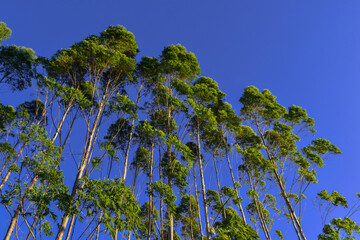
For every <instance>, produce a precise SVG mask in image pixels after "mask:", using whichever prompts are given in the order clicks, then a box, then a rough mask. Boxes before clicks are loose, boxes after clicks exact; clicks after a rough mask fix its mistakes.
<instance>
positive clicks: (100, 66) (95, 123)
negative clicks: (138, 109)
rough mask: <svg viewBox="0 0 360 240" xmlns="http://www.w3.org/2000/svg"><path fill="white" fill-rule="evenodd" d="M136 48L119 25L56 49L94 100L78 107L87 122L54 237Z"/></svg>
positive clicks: (131, 67)
mask: <svg viewBox="0 0 360 240" xmlns="http://www.w3.org/2000/svg"><path fill="white" fill-rule="evenodd" d="M137 52H138V47H137V44H136V42H135V39H134V35H133V34H132V33H130V32H128V31H127V30H126V29H125V28H124V27H122V26H117V27H113V26H110V27H109V28H107V29H106V30H104V31H103V32H102V33H101V34H100V36H90V37H88V38H86V39H85V40H83V41H82V42H80V43H76V44H74V45H73V46H71V47H70V48H69V49H66V50H63V51H61V52H60V53H59V57H58V59H60V60H59V61H61V62H62V63H63V64H64V65H65V66H67V65H69V66H72V67H73V68H75V69H76V70H77V71H76V72H74V76H73V78H72V79H73V80H75V81H76V82H73V84H79V82H77V80H80V81H84V80H85V81H87V82H90V84H91V85H92V86H93V88H92V89H93V93H92V96H93V99H94V101H96V104H93V105H92V106H91V107H90V108H89V109H81V110H82V114H83V116H84V120H85V123H86V139H85V144H84V150H83V153H82V157H81V159H80V163H79V168H78V170H77V174H76V178H75V181H74V184H73V187H72V191H71V199H70V202H69V207H68V210H67V211H65V213H64V216H63V219H62V223H61V225H60V228H59V231H58V233H57V236H56V239H62V238H63V235H64V232H65V229H66V226H67V223H68V220H69V216H70V209H72V208H73V205H74V203H75V199H76V195H77V190H78V189H79V188H80V187H81V185H83V184H84V181H82V179H83V175H84V172H85V169H86V168H88V167H89V165H90V163H91V155H92V151H93V149H94V144H95V141H96V139H97V136H98V132H99V130H100V127H101V124H102V120H103V117H104V115H105V110H106V108H107V105H108V102H109V101H110V100H111V99H112V97H114V96H115V95H116V94H117V93H118V91H119V88H121V86H122V85H123V84H124V83H125V81H126V79H127V78H128V77H129V76H130V74H131V72H132V71H134V70H135V65H136V64H135V59H134V57H135V55H136V53H137ZM84 73H85V74H84ZM78 74H79V75H80V76H84V79H77V78H76V76H77V75H78ZM117 96H119V94H117Z"/></svg>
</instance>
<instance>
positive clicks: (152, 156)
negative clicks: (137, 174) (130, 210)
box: [147, 142, 154, 240]
mask: <svg viewBox="0 0 360 240" xmlns="http://www.w3.org/2000/svg"><path fill="white" fill-rule="evenodd" d="M153 159H154V142H152V144H151V157H150V166H149V168H150V170H149V171H150V176H149V186H150V188H152V178H153ZM151 211H152V191H150V193H149V209H148V221H149V223H148V236H147V240H150V239H151V226H152V224H151V223H152V221H151Z"/></svg>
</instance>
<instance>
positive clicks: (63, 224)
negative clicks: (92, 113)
mask: <svg viewBox="0 0 360 240" xmlns="http://www.w3.org/2000/svg"><path fill="white" fill-rule="evenodd" d="M104 100H105V95H104V96H103V98H102V103H101V104H100V106H99V110H98V112H97V114H96V117H95V120H94V123H93V126H92V129H91V131H90V134H89V137H88V139H87V146H86V147H85V151H84V153H83V156H82V159H81V163H80V167H79V169H78V172H77V174H76V179H75V181H74V185H73V188H72V192H71V197H70V203H69V204H70V205H72V204H73V203H74V201H75V197H76V191H77V189H78V187H79V184H80V181H81V178H82V176H83V174H84V170H85V168H86V163H87V160H88V156H89V155H90V149H91V148H92V144H94V141H95V139H94V136H95V133H96V130H97V128H98V127H99V126H98V121H99V120H100V117H101V115H102V113H103V108H104V104H105V102H104ZM69 217H70V216H69V215H68V214H67V213H66V212H65V213H64V216H63V219H62V222H61V225H60V227H59V230H58V233H57V235H56V239H57V240H61V239H62V238H63V236H64V232H65V229H66V226H67V223H68V221H69Z"/></svg>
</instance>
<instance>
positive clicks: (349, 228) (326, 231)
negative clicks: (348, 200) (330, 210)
mask: <svg viewBox="0 0 360 240" xmlns="http://www.w3.org/2000/svg"><path fill="white" fill-rule="evenodd" d="M354 233H355V234H357V235H360V227H359V226H358V225H356V223H355V222H354V221H352V220H351V219H350V218H348V217H345V218H344V219H342V218H334V219H332V220H331V222H330V224H326V225H325V226H324V228H323V233H322V234H320V235H319V236H318V239H319V240H341V239H343V240H354V239H356V238H355V237H354V236H353V234H354Z"/></svg>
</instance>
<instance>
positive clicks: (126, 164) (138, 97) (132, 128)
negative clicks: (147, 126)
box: [122, 84, 143, 183]
mask: <svg viewBox="0 0 360 240" xmlns="http://www.w3.org/2000/svg"><path fill="white" fill-rule="evenodd" d="M142 86H143V84H141V85H140V87H139V91H138V94H137V98H136V109H137V108H138V106H139V100H140V95H141V89H142ZM134 126H135V119H133V120H132V121H131V129H130V134H129V140H128V142H127V146H126V152H125V160H124V173H123V177H122V180H123V182H124V183H125V180H126V176H127V170H128V159H129V153H130V146H131V141H132V138H133V131H134Z"/></svg>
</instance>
